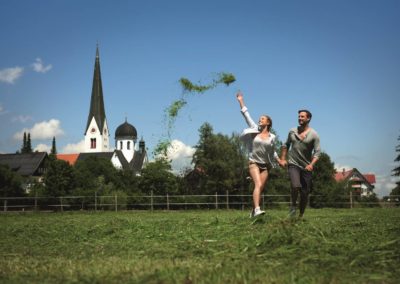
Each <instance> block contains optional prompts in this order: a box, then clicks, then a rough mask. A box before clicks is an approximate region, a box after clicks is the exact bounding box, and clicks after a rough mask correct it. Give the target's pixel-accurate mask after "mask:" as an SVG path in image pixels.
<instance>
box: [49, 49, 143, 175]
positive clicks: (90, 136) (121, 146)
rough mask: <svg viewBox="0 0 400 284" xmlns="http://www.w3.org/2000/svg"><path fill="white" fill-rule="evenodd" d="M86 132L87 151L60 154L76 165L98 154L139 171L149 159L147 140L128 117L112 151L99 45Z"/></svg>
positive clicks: (117, 164) (118, 165)
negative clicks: (139, 134)
mask: <svg viewBox="0 0 400 284" xmlns="http://www.w3.org/2000/svg"><path fill="white" fill-rule="evenodd" d="M84 136H85V146H84V147H85V148H84V153H80V154H59V155H57V158H58V159H61V160H65V161H67V162H68V163H70V164H71V165H73V164H75V162H77V161H81V160H83V159H85V158H87V157H90V156H93V155H94V156H97V157H100V158H105V159H108V160H110V161H111V162H112V163H113V165H114V167H115V168H117V169H125V170H132V171H133V172H135V173H136V174H139V173H140V171H141V169H142V168H143V167H144V166H145V165H146V163H147V162H148V157H147V152H146V147H145V141H144V140H143V138H142V139H141V140H140V141H139V145H137V143H136V142H137V130H136V128H135V127H134V126H133V125H131V124H129V123H128V121H127V119H125V122H124V123H122V124H121V125H120V126H118V127H117V130H116V131H115V150H114V151H110V149H111V147H110V139H109V137H110V131H109V127H108V124H107V118H106V111H105V107H104V98H103V87H102V81H101V72H100V56H99V48H98V47H97V48H96V59H95V64H94V74H93V86H92V94H91V99H90V108H89V115H88V119H87V122H86V129H85V133H84Z"/></svg>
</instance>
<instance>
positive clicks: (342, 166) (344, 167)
mask: <svg viewBox="0 0 400 284" xmlns="http://www.w3.org/2000/svg"><path fill="white" fill-rule="evenodd" d="M353 168H354V167H350V166H347V165H340V164H335V170H336V171H337V172H342V171H343V169H344V170H345V171H349V170H352V169H353Z"/></svg>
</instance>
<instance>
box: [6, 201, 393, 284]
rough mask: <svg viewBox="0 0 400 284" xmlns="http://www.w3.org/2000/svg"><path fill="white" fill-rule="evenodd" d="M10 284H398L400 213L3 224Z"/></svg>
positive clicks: (195, 215)
mask: <svg viewBox="0 0 400 284" xmlns="http://www.w3.org/2000/svg"><path fill="white" fill-rule="evenodd" d="M0 220H1V228H2V229H1V230H0V248H1V257H0V282H3V283H13V282H14V283H29V282H31V283H46V282H47V283H60V282H62V283H74V282H75V283H77V282H79V283H246V282H247V283H271V282H276V283H354V282H355V283H366V282H376V283H396V282H397V279H398V275H399V272H400V268H399V267H400V237H399V236H400V227H399V225H398V224H399V221H400V210H399V209H380V208H379V209H353V210H350V209H343V210H334V209H321V210H312V209H309V210H307V212H306V217H305V219H304V220H301V221H299V220H290V219H288V218H287V212H286V211H281V210H272V211H268V214H267V215H266V216H265V217H262V218H259V219H256V220H251V219H249V217H248V212H244V211H228V210H212V211H154V212H150V211H130V212H97V213H94V212H92V213H82V212H74V213H45V214H44V213H37V214H33V213H27V214H13V213H10V214H2V215H0Z"/></svg>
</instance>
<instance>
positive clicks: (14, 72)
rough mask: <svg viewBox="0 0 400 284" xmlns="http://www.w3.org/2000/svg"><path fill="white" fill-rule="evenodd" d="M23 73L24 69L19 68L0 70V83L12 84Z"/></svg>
mask: <svg viewBox="0 0 400 284" xmlns="http://www.w3.org/2000/svg"><path fill="white" fill-rule="evenodd" d="M23 72H24V68H23V67H19V66H16V67H13V68H6V69H3V70H0V82H4V83H9V84H14V82H15V81H16V80H17V79H18V78H19V77H21V76H22V73H23Z"/></svg>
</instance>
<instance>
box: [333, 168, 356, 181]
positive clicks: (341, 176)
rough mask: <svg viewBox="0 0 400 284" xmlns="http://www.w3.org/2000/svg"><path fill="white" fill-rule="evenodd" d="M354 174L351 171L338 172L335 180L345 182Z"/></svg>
mask: <svg viewBox="0 0 400 284" xmlns="http://www.w3.org/2000/svg"><path fill="white" fill-rule="evenodd" d="M352 173H353V170H349V171H341V172H337V173H336V174H335V180H336V181H337V182H339V181H342V180H345V179H346V178H347V177H348V176H349V175H351V174H352Z"/></svg>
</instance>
